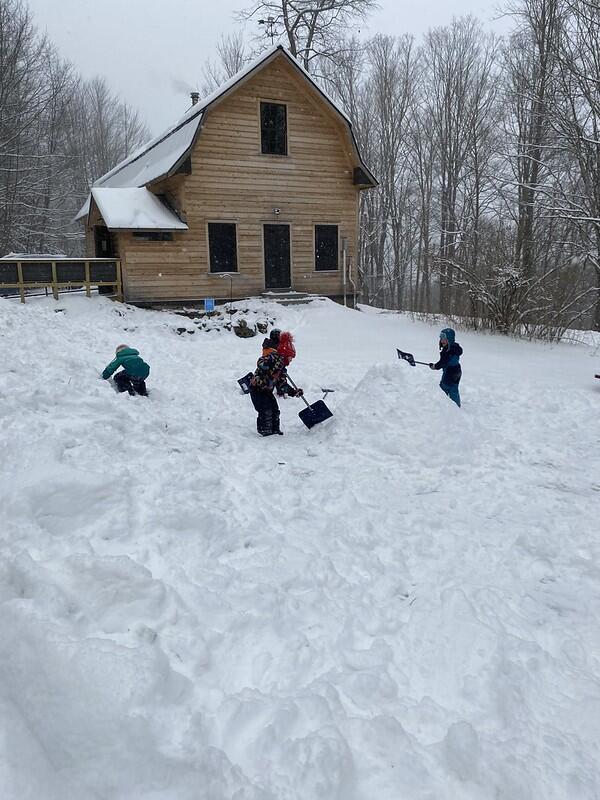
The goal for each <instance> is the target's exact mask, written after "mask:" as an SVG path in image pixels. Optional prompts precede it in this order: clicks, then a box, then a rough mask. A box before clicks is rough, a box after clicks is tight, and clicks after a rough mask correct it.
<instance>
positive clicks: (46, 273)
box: [0, 258, 123, 303]
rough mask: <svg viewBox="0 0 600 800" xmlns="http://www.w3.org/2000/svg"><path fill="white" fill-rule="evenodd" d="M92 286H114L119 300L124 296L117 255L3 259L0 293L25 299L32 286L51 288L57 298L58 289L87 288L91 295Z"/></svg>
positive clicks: (87, 293) (0, 268) (1, 262)
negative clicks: (106, 256)
mask: <svg viewBox="0 0 600 800" xmlns="http://www.w3.org/2000/svg"><path fill="white" fill-rule="evenodd" d="M92 287H99V288H101V287H107V288H109V287H112V289H113V291H112V292H111V294H114V295H115V296H116V297H117V299H118V300H122V299H123V285H122V281H121V262H120V260H119V259H115V258H86V259H82V258H60V259H56V260H55V261H54V260H52V259H44V258H36V259H27V260H25V259H23V260H18V259H15V260H14V261H13V260H12V259H11V260H8V259H6V260H5V259H1V260H0V295H8V294H16V293H17V291H18V293H19V295H20V296H21V302H22V303H24V302H25V294H26V292H27V291H29V290H30V289H46V290H48V289H52V294H53V296H54V299H55V300H58V293H59V292H60V291H65V290H69V289H85V293H86V295H87V296H88V297H89V296H90V295H91V290H92Z"/></svg>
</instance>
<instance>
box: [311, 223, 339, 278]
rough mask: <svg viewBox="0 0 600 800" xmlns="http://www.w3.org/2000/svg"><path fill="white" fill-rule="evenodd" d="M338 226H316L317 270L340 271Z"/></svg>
mask: <svg viewBox="0 0 600 800" xmlns="http://www.w3.org/2000/svg"><path fill="white" fill-rule="evenodd" d="M338 266H339V265H338V226H337V225H315V269H320V270H335V269H338Z"/></svg>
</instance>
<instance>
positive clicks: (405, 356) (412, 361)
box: [396, 348, 429, 367]
mask: <svg viewBox="0 0 600 800" xmlns="http://www.w3.org/2000/svg"><path fill="white" fill-rule="evenodd" d="M396 352H397V353H398V358H401V359H402V360H403V361H408V363H409V364H410V365H411V367H414V366H415V365H416V364H424V365H425V366H426V367H428V366H429V363H428V362H427V361H415V357H414V356H413V354H412V353H403V352H402V350H398V348H396Z"/></svg>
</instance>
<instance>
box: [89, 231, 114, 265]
mask: <svg viewBox="0 0 600 800" xmlns="http://www.w3.org/2000/svg"><path fill="white" fill-rule="evenodd" d="M94 243H95V250H96V258H114V257H115V255H116V253H115V240H114V238H113V235H112V233H111V232H110V231H109V230H108V228H105V227H103V226H102V225H96V226H95V228H94Z"/></svg>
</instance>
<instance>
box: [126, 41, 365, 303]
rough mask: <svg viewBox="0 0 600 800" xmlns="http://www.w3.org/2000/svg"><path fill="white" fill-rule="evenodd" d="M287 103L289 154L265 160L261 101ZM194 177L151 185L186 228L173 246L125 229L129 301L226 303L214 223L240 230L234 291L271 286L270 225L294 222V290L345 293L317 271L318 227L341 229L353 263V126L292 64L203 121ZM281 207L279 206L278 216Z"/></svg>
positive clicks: (278, 65) (272, 67)
mask: <svg viewBox="0 0 600 800" xmlns="http://www.w3.org/2000/svg"><path fill="white" fill-rule="evenodd" d="M261 100H267V101H272V102H280V103H285V104H286V105H287V129H288V155H287V156H278V155H263V154H261V152H260V151H261V142H260V101H261ZM191 164H192V171H191V174H190V175H175V176H173V177H172V178H169V179H168V180H166V181H162V182H158V183H156V184H154V185H152V186H151V187H149V188H151V189H152V191H154V192H155V193H156V194H163V193H164V194H166V195H167V197H168V198H169V201H170V202H171V203H172V205H173V206H174V207H175V208H176V209H177V210H178V212H180V213H181V215H182V217H183V219H184V220H185V221H186V222H187V224H188V226H189V230H188V231H181V232H175V233H174V234H173V241H172V242H140V241H137V240H135V239H134V238H133V235H132V233H131V232H119V235H118V236H119V254H120V256H121V258H122V260H123V263H124V266H125V269H124V285H125V292H126V297H127V299H129V300H132V301H134V302H135V301H159V300H182V299H199V298H202V297H207V296H209V297H210V296H212V297H226V296H227V295H228V293H229V281H228V280H222V279H220V278H219V277H218V276H215V275H212V274H210V272H209V261H208V242H207V223H208V222H211V221H214V222H235V223H236V224H237V226H238V229H237V235H238V273H237V274H234V275H235V277H234V278H233V281H234V294H235V295H236V296H248V295H252V294H258V293H260V292H262V291H264V289H265V278H264V264H263V261H264V258H263V227H262V226H263V224H267V223H288V224H289V225H290V234H291V265H292V286H293V288H294V289H295V290H298V291H306V292H314V293H320V294H327V295H330V296H335V295H340V294H341V293H342V269H341V254H340V268H339V270H338V271H337V272H316V271H315V261H314V225H316V224H323V223H328V224H337V225H339V239H340V243H341V240H342V239H343V238H346V239H347V240H348V256H349V258H350V259H352V260H354V258H355V247H356V238H357V209H358V193H359V190H358V188H357V187H356V186H354V185H353V169H354V166H355V164H354V162H353V159H352V152H351V143H350V140H349V135H348V131H347V127H346V126H345V124H344V123H343V122H342V121H341V120H340V119H339V117H338V116H337V114H335V112H333V111H332V110H331V109H330V108H329V107H328V105H327V104H326V103H325V102H324V101H323V100H322V98H320V97H319V96H318V94H317V93H316V92H315V90H314V89H313V88H312V87H310V85H309V84H307V83H306V81H304V80H303V78H302V77H301V76H300V75H299V74H298V73H297V72H296V71H295V70H294V69H293V67H291V65H289V64H288V63H287V61H286V59H285V58H283V57H280V58H276V59H274V60H273V61H272V62H270V63H269V64H267V65H266V66H265V67H264V68H263V69H261V70H260V71H259V72H258V73H256V74H254V75H253V76H251V77H250V78H249V79H248V80H246V81H245V82H244V83H242V84H241V85H240V86H239V87H237V88H236V89H235V91H233V92H232V93H231V94H229V95H228V96H226V97H224V98H223V99H222V100H221V101H220V102H219V103H218V104H216V105H215V106H213V107H211V108H210V109H209V110H208V111H207V112H206V114H205V119H204V121H203V124H202V129H201V131H200V134H199V137H198V139H197V141H196V144H195V146H194V149H193V152H192V156H191ZM274 208H279V209H280V214H279V215H278V216H277V215H275V214H274V213H273V209H274Z"/></svg>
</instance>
